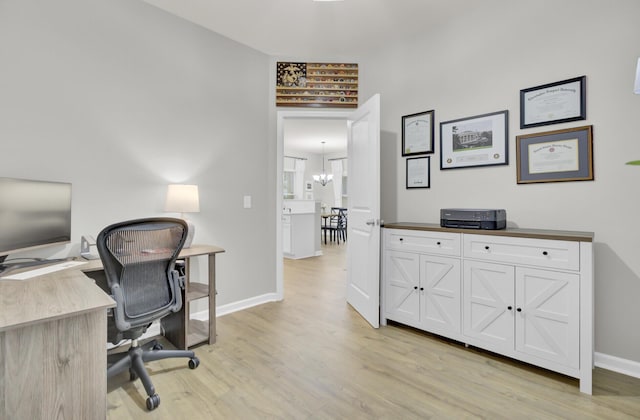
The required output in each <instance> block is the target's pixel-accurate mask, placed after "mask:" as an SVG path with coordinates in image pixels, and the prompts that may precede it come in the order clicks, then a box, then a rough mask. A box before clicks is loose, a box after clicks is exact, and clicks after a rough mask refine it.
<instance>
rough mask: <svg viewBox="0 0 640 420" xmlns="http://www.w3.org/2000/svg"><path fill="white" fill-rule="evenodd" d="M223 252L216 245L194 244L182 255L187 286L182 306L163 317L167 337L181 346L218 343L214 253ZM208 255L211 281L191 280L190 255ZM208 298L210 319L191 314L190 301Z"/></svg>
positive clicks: (209, 278) (177, 345) (164, 332)
mask: <svg viewBox="0 0 640 420" xmlns="http://www.w3.org/2000/svg"><path fill="white" fill-rule="evenodd" d="M221 252H224V249H222V248H219V247H216V246H205V245H193V246H192V247H191V248H188V249H183V250H182V252H181V253H180V258H181V259H183V260H184V271H185V288H184V293H183V295H182V309H181V310H180V311H178V312H176V313H174V314H171V315H169V316H166V317H165V318H163V319H162V320H161V329H162V331H163V334H164V336H165V337H166V338H167V339H168V340H169V341H170V342H171V343H172V344H173V345H174V346H176V348H178V349H188V348H189V347H191V346H195V345H196V344H200V343H207V344H213V343H215V342H216V291H215V287H216V286H215V284H216V283H215V270H216V265H215V254H217V253H221ZM201 255H208V281H209V284H206V283H200V282H196V281H191V278H190V271H191V269H190V267H191V258H192V257H197V256H201ZM200 299H207V300H208V301H209V305H208V308H209V319H208V320H205V321H201V320H198V319H193V318H191V316H190V309H191V304H192V303H193V302H195V301H196V300H200Z"/></svg>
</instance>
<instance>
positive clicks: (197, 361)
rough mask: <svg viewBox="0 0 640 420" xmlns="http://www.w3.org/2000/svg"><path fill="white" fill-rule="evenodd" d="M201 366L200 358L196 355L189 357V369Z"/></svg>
mask: <svg viewBox="0 0 640 420" xmlns="http://www.w3.org/2000/svg"><path fill="white" fill-rule="evenodd" d="M198 366H200V359H198V358H197V357H194V358H193V359H189V369H195V368H197V367H198Z"/></svg>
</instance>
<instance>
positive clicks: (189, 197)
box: [164, 184, 200, 213]
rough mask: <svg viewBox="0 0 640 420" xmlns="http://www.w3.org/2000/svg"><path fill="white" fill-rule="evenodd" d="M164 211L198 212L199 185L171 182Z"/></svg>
mask: <svg viewBox="0 0 640 420" xmlns="http://www.w3.org/2000/svg"><path fill="white" fill-rule="evenodd" d="M164 211H168V212H175V213H198V212H199V211H200V199H199V196H198V186H197V185H183V184H170V185H169V186H168V188H167V201H166V202H165V205H164Z"/></svg>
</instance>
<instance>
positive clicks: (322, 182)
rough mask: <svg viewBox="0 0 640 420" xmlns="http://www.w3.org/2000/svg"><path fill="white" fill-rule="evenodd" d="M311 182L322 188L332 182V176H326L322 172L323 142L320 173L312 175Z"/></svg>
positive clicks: (326, 174)
mask: <svg viewBox="0 0 640 420" xmlns="http://www.w3.org/2000/svg"><path fill="white" fill-rule="evenodd" d="M313 180H314V181H315V182H317V183H319V184H320V185H322V186H323V187H324V186H325V185H327V184H328V183H329V182H331V181H333V174H328V173H327V172H326V171H325V170H324V142H322V173H321V174H319V175H314V176H313Z"/></svg>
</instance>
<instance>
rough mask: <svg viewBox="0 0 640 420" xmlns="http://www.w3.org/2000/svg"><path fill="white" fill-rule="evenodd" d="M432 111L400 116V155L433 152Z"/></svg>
mask: <svg viewBox="0 0 640 420" xmlns="http://www.w3.org/2000/svg"><path fill="white" fill-rule="evenodd" d="M433 116H434V111H433V110H431V111H425V112H418V113H417V114H410V115H404V116H403V117H402V156H412V155H425V154H429V153H433Z"/></svg>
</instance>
